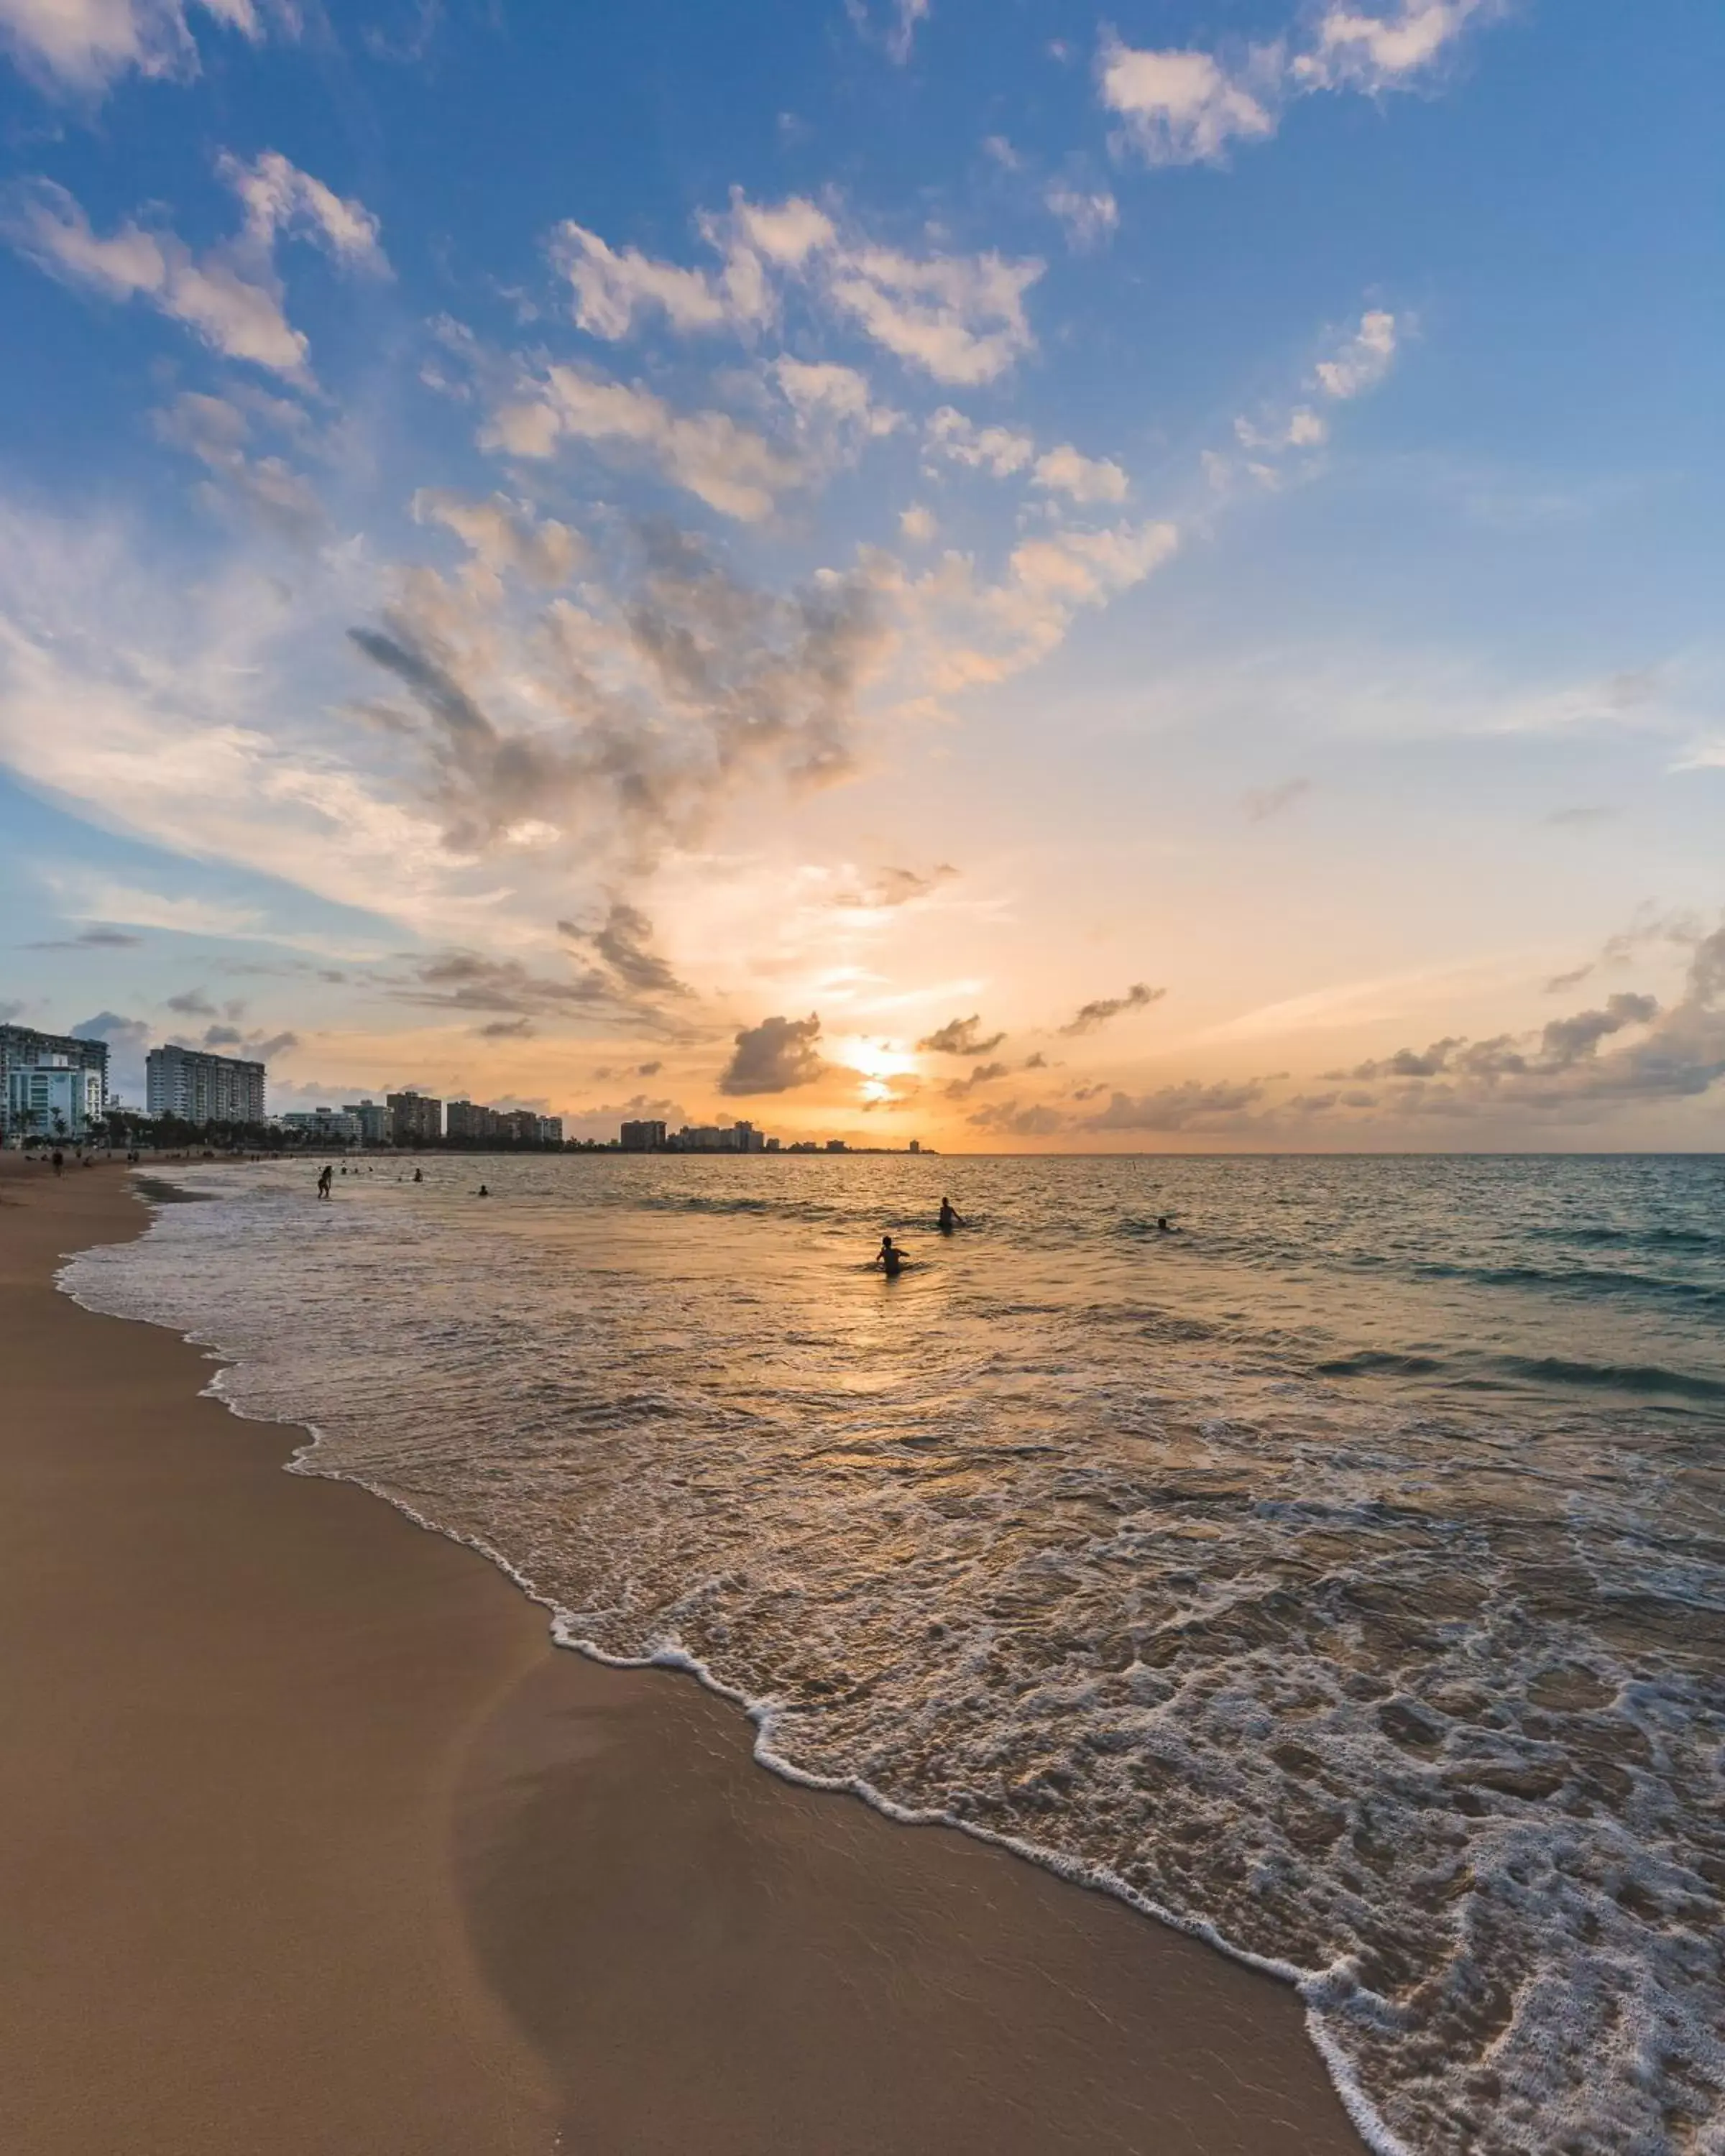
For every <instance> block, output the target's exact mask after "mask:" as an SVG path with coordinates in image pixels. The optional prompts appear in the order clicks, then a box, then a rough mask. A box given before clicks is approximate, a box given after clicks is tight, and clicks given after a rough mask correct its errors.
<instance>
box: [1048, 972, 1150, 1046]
mask: <svg viewBox="0 0 1725 2156" xmlns="http://www.w3.org/2000/svg"><path fill="white" fill-rule="evenodd" d="M1167 993H1168V990H1167V989H1166V988H1151V987H1150V986H1149V985H1148V984H1147V983H1145V982H1143V981H1134V982H1133V983H1132V986H1131V988H1128V989H1127V992H1126V993H1125V994H1124V995H1123V996H1098V997H1097V998H1096V1000H1095V1001H1094V1002H1093V1003H1087V1004H1081V1006H1080V1007H1079V1009H1077V1010H1076V1012H1074V1014H1073V1015H1072V1016H1071V1017H1070V1019H1068V1020H1067V1021H1066V1023H1065V1025H1063V1026H1062V1027H1061V1028H1060V1031H1061V1032H1062V1033H1065V1034H1084V1033H1094V1032H1095V1031H1096V1029H1097V1028H1098V1027H1099V1026H1104V1025H1106V1024H1107V1023H1108V1021H1109V1019H1115V1018H1118V1017H1120V1016H1121V1015H1122V1013H1123V1012H1126V1011H1139V1010H1147V1009H1149V1008H1150V1006H1151V1004H1158V1003H1160V1002H1161V1001H1162V999H1163V997H1164V996H1165V995H1166V994H1167Z"/></svg>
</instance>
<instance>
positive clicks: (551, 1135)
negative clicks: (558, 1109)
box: [539, 1116, 563, 1146]
mask: <svg viewBox="0 0 1725 2156" xmlns="http://www.w3.org/2000/svg"><path fill="white" fill-rule="evenodd" d="M539 1142H540V1144H541V1145H542V1146H560V1145H561V1144H562V1142H563V1119H562V1116H541V1117H540V1118H539Z"/></svg>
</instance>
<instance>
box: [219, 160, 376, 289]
mask: <svg viewBox="0 0 1725 2156" xmlns="http://www.w3.org/2000/svg"><path fill="white" fill-rule="evenodd" d="M216 170H217V172H218V173H219V174H220V175H221V177H222V178H223V180H225V181H226V182H227V183H228V186H229V187H232V188H233V190H234V193H235V194H236V195H238V196H239V201H240V206H241V208H243V209H244V213H245V228H246V236H247V238H248V239H249V241H250V242H251V244H252V245H253V246H254V248H255V249H257V251H258V253H259V254H260V255H267V254H270V251H271V249H273V248H274V246H275V241H276V239H278V237H279V236H280V234H283V233H295V234H301V235H303V236H304V237H305V238H306V239H310V240H311V241H312V242H313V243H314V244H316V245H317V246H320V247H321V248H322V249H324V250H325V252H326V254H329V255H330V256H331V258H332V259H334V260H335V261H336V262H337V263H339V264H341V266H342V267H343V268H344V269H362V270H365V271H367V272H368V273H370V274H371V275H373V276H388V274H389V263H388V257H387V256H386V255H385V254H384V252H383V249H382V244H381V242H380V241H379V239H378V237H377V231H378V227H377V218H375V217H373V216H372V213H371V212H370V211H369V210H368V209H367V208H366V207H365V205H364V203H361V202H356V201H353V200H352V199H349V198H343V197H342V196H341V195H338V194H336V193H335V192H334V190H333V189H332V188H330V187H326V186H325V185H324V183H323V182H322V181H321V180H317V179H314V178H313V177H312V176H311V173H310V172H301V171H300V168H299V167H298V166H297V165H294V164H290V162H289V161H288V160H287V159H286V158H285V157H283V156H282V154H281V152H280V151H279V150H265V151H264V152H263V153H262V155H261V156H259V157H257V158H255V159H254V161H253V162H252V163H250V164H249V165H248V164H247V163H245V162H244V160H243V159H241V158H239V157H231V156H223V157H221V158H220V159H218V162H217V165H216Z"/></svg>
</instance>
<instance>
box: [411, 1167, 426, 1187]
mask: <svg viewBox="0 0 1725 2156" xmlns="http://www.w3.org/2000/svg"><path fill="white" fill-rule="evenodd" d="M413 1180H414V1182H415V1183H424V1180H425V1171H424V1168H415V1169H414V1170H413Z"/></svg>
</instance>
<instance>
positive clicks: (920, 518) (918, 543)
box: [898, 501, 939, 547]
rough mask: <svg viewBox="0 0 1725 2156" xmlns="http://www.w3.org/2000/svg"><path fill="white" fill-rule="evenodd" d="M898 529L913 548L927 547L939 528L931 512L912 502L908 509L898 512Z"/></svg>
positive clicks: (919, 503)
mask: <svg viewBox="0 0 1725 2156" xmlns="http://www.w3.org/2000/svg"><path fill="white" fill-rule="evenodd" d="M898 528H899V530H900V531H901V532H902V533H903V534H904V536H905V537H906V539H908V540H909V541H910V542H911V545H912V546H913V547H927V546H928V545H930V544H931V543H932V541H933V539H934V536H935V534H936V532H937V531H938V529H939V526H937V524H936V522H935V521H934V515H933V512H932V511H930V510H927V509H925V508H924V507H923V506H922V504H921V502H916V501H913V502H912V503H911V506H910V507H909V508H908V509H901V510H900V511H899V513H898Z"/></svg>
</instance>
